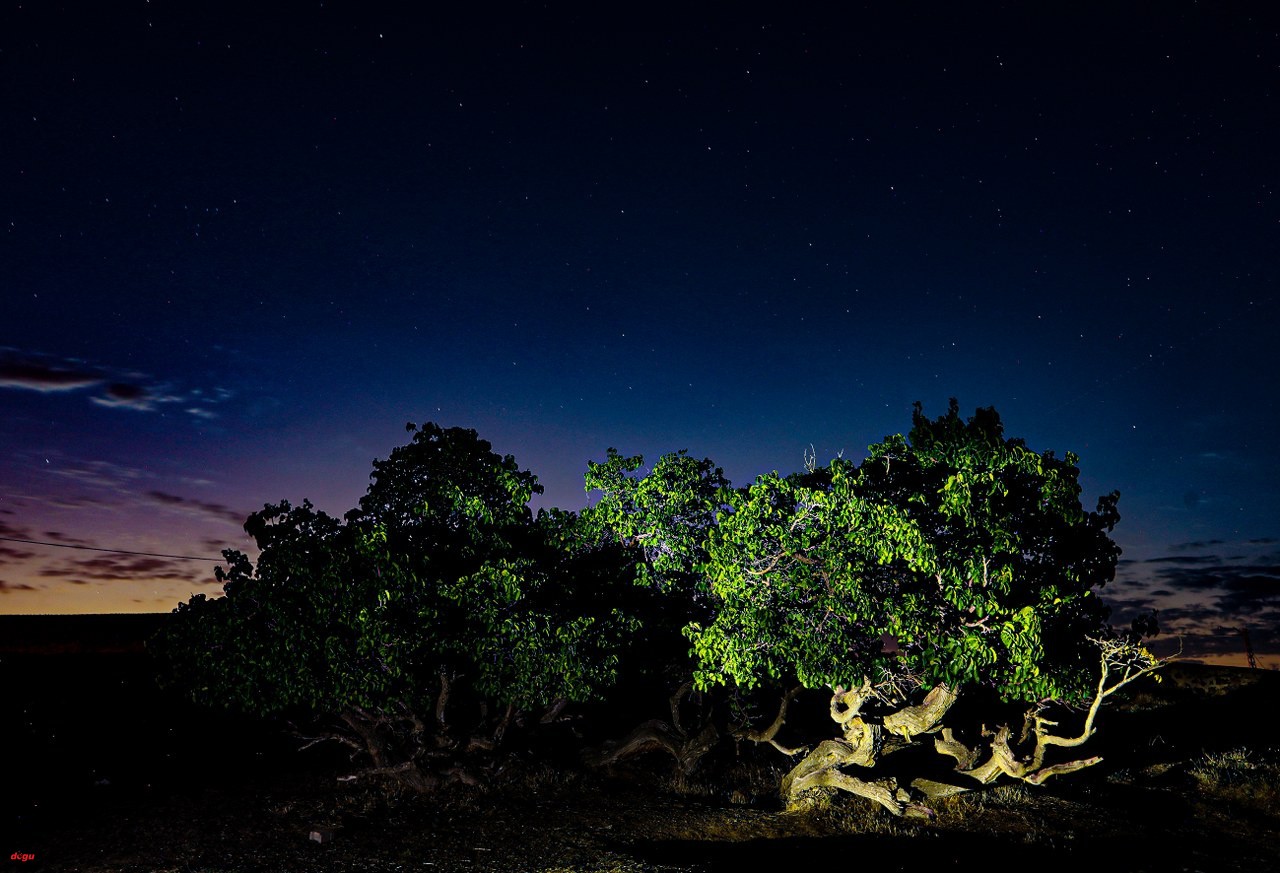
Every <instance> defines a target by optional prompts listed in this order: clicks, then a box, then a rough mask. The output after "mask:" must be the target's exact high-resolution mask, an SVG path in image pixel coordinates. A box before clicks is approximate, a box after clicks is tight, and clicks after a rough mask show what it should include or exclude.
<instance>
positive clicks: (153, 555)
mask: <svg viewBox="0 0 1280 873" xmlns="http://www.w3.org/2000/svg"><path fill="white" fill-rule="evenodd" d="M0 540H3V541H5V542H7V543H27V544H28V545H32V546H52V547H53V548H55V549H80V550H81V551H84V552H111V553H112V554H115V555H138V556H139V557H143V558H177V559H178V560H181V561H213V562H214V563H222V561H223V559H222V558H197V557H196V556H195V555H163V554H160V553H159V552H130V551H128V550H127V549H100V548H98V547H96V546H76V545H72V544H71V543H47V542H44V541H43V540H23V539H18V538H17V537H0Z"/></svg>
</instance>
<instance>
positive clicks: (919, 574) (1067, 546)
mask: <svg viewBox="0 0 1280 873" xmlns="http://www.w3.org/2000/svg"><path fill="white" fill-rule="evenodd" d="M913 425H914V427H913V429H912V431H911V433H910V435H909V437H908V438H903V437H901V436H893V437H889V438H887V439H885V440H884V441H883V442H881V443H878V444H876V445H873V446H871V447H870V450H869V455H868V457H867V458H866V460H865V461H863V462H862V463H861V464H858V465H855V464H853V463H852V462H850V461H846V460H843V459H837V460H835V461H832V462H831V464H830V465H828V466H827V467H825V468H816V467H815V468H813V469H811V470H809V471H808V472H807V473H805V474H802V475H798V476H791V477H782V476H779V475H777V474H772V475H768V476H762V477H760V478H759V479H758V480H757V481H756V482H755V483H754V484H753V485H752V486H751V487H750V488H749V489H746V490H745V491H744V492H738V493H735V494H733V496H732V499H731V501H730V506H729V509H728V511H725V512H723V513H722V514H721V515H720V518H719V523H718V524H717V525H716V526H715V527H714V528H712V529H711V530H710V534H709V538H708V560H707V563H706V565H705V569H706V573H707V575H708V578H709V581H710V585H711V591H712V593H713V594H714V596H715V598H716V604H717V609H716V613H715V617H714V619H712V620H711V621H709V622H706V623H695V624H692V625H690V626H689V628H688V629H687V634H688V636H689V639H690V640H691V641H692V643H693V646H694V650H695V653H696V658H697V661H698V665H699V667H698V671H697V673H696V681H697V684H698V685H699V687H704V688H707V687H714V686H717V685H724V684H728V685H733V686H737V687H740V688H748V689H749V688H754V687H756V686H758V685H760V684H761V683H766V682H773V683H780V682H781V683H787V682H793V681H794V682H798V683H799V684H800V685H801V686H803V687H805V688H822V689H826V690H828V691H829V693H830V714H831V718H832V719H833V720H834V721H835V722H836V723H837V725H838V726H839V729H840V733H841V737H840V738H839V739H836V740H827V741H825V742H822V743H821V744H820V745H818V747H817V748H816V749H814V750H813V751H812V752H811V753H809V754H808V756H807V757H805V758H804V759H803V760H802V761H801V762H800V763H799V764H798V765H797V766H796V767H795V768H794V769H793V770H792V771H791V773H790V774H788V776H787V777H786V779H785V780H784V782H783V793H784V795H785V796H787V797H788V798H789V799H790V800H796V799H798V798H800V797H802V796H804V795H805V794H806V793H807V792H809V790H810V789H839V790H845V791H849V792H852V793H854V794H857V795H860V796H863V797H867V798H870V799H873V800H875V801H877V802H879V803H881V804H882V805H884V806H885V807H886V808H888V809H889V810H891V811H892V812H894V813H895V814H900V813H902V812H904V811H906V810H909V809H917V808H920V807H916V806H914V801H915V799H917V798H918V797H919V794H918V793H913V792H912V791H911V790H908V788H907V787H906V786H905V785H899V783H898V780H897V779H896V778H895V777H893V776H887V775H879V774H880V770H881V769H882V768H879V767H878V765H880V763H881V761H882V759H884V758H885V757H886V756H888V755H889V754H891V753H894V752H897V751H900V750H902V749H904V748H907V747H909V746H911V745H914V744H917V743H919V742H920V741H921V740H922V738H925V737H928V738H929V739H930V740H931V741H932V742H933V745H934V747H935V748H936V749H937V751H938V752H940V753H942V754H944V755H948V756H951V757H953V758H955V760H956V769H957V770H958V771H959V772H960V773H961V774H964V775H965V776H967V777H972V778H976V779H978V780H979V781H982V782H987V781H990V780H992V779H994V778H996V777H998V776H1000V775H1001V774H1004V775H1007V776H1011V777H1014V778H1017V779H1021V780H1024V781H1027V782H1032V783H1039V782H1042V781H1043V780H1044V779H1047V778H1049V777H1050V776H1053V775H1055V774H1058V773H1063V772H1068V771H1071V770H1077V769H1080V768H1082V767H1086V766H1089V765H1091V764H1094V763H1096V762H1097V761H1098V760H1100V759H1097V758H1085V759H1075V760H1070V761H1065V762H1060V763H1056V764H1051V763H1047V759H1046V753H1047V752H1048V751H1049V750H1050V749H1051V748H1052V747H1055V746H1062V747H1074V746H1077V745H1080V744H1082V743H1083V742H1084V741H1085V740H1086V739H1088V737H1089V736H1090V735H1091V734H1092V732H1093V730H1094V720H1095V717H1096V714H1097V710H1098V706H1099V705H1100V704H1101V702H1102V700H1103V699H1104V698H1105V697H1106V696H1109V695H1110V694H1111V693H1112V692H1114V690H1116V688H1117V687H1119V686H1120V685H1122V684H1126V683H1127V682H1129V681H1132V679H1134V678H1136V677H1137V676H1138V675H1141V674H1143V673H1146V672H1149V671H1150V670H1152V669H1154V668H1155V667H1156V666H1157V662H1156V660H1155V659H1154V658H1152V657H1151V656H1150V655H1149V654H1147V653H1146V652H1145V650H1143V649H1141V648H1140V647H1138V646H1137V645H1135V644H1133V642H1131V641H1128V640H1120V639H1116V638H1115V637H1114V636H1113V635H1111V634H1110V633H1109V631H1108V629H1107V627H1106V624H1105V619H1106V615H1107V610H1106V608H1105V607H1104V606H1103V605H1102V604H1101V603H1100V602H1099V600H1098V598H1097V597H1096V596H1095V595H1094V589H1096V588H1098V587H1100V586H1102V585H1104V584H1106V583H1107V582H1108V581H1109V580H1110V579H1112V577H1113V575H1114V570H1115V565H1116V560H1117V558H1118V556H1119V553H1120V550H1119V548H1118V547H1117V546H1116V545H1115V543H1114V542H1113V541H1112V540H1111V538H1110V537H1109V535H1108V534H1109V532H1110V531H1111V530H1112V528H1113V526H1114V525H1115V523H1116V521H1117V520H1118V518H1119V514H1118V513H1117V511H1116V502H1117V499H1118V496H1119V495H1118V494H1115V493H1113V494H1109V495H1107V496H1105V497H1103V498H1102V499H1101V500H1099V501H1098V505H1097V509H1096V510H1095V511H1094V512H1085V511H1084V510H1083V509H1082V507H1081V505H1080V500H1079V495H1080V490H1081V489H1080V486H1079V484H1078V476H1079V470H1078V468H1077V467H1076V463H1077V458H1076V457H1075V456H1074V455H1072V454H1070V453H1068V454H1067V455H1066V456H1065V458H1061V459H1059V458H1057V457H1055V456H1054V454H1053V453H1052V452H1045V453H1043V454H1037V453H1035V452H1032V451H1030V450H1029V449H1027V448H1026V446H1025V444H1024V443H1023V441H1021V440H1012V439H1005V438H1004V436H1003V428H1002V425H1001V422H1000V418H999V416H998V415H997V414H996V413H995V411H994V410H992V409H984V410H979V411H978V412H977V414H976V415H974V416H973V417H972V418H970V419H969V420H968V421H965V420H963V419H962V418H961V417H960V414H959V409H958V406H957V404H956V403H955V401H952V404H951V407H950V409H949V411H948V413H947V414H946V415H944V416H942V417H940V418H938V419H936V420H930V419H928V418H926V417H925V416H924V414H923V412H922V411H921V409H920V406H919V405H918V404H917V406H916V411H915V414H914V417H913ZM1099 663H1101V667H1102V680H1101V684H1099V681H1098V666H1099ZM966 689H968V691H966ZM982 690H986V691H989V692H994V695H995V696H997V697H998V698H999V699H1000V700H1003V701H1007V702H1021V703H1025V704H1027V705H1028V706H1029V709H1028V710H1027V713H1026V725H1025V729H1024V731H1023V732H1022V734H1021V740H1022V743H1021V744H1019V742H1018V741H1017V740H1016V739H1015V734H1013V733H1012V731H1011V730H1010V728H1009V727H1007V726H1006V727H1001V728H999V729H998V730H996V731H995V732H994V734H993V735H991V736H972V737H963V736H961V735H960V734H959V733H957V732H956V731H954V730H951V729H948V728H945V727H944V726H943V718H944V716H946V715H947V713H948V711H949V710H951V708H952V706H953V704H954V703H955V702H956V700H957V699H958V698H959V697H960V696H961V695H962V694H965V693H976V692H979V691H982ZM1061 703H1087V704H1089V709H1088V711H1087V715H1086V718H1085V723H1084V724H1083V725H1082V726H1081V729H1080V730H1079V731H1078V732H1076V733H1072V734H1070V735H1068V736H1063V735H1059V734H1056V733H1054V732H1053V731H1054V728H1055V724H1056V723H1055V722H1054V721H1050V720H1049V715H1050V714H1051V713H1050V708H1051V707H1052V706H1053V705H1054V704H1061ZM780 721H781V716H780V719H779V720H778V722H776V723H775V726H774V729H775V730H776V727H777V726H778V723H780ZM851 771H852V772H851ZM931 787H932V786H931V785H930V784H929V783H926V782H919V783H918V784H917V786H916V788H917V789H921V790H923V791H924V792H925V793H926V794H927V793H929V791H930V788H931Z"/></svg>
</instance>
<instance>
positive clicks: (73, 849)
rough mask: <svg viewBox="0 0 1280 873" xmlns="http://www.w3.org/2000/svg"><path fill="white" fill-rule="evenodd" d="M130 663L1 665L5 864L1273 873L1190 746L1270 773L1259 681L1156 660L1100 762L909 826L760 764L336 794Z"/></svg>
mask: <svg viewBox="0 0 1280 873" xmlns="http://www.w3.org/2000/svg"><path fill="white" fill-rule="evenodd" d="M139 658H140V656H126V655H118V656H113V657H110V658H103V657H101V656H97V657H94V658H89V656H60V658H54V659H52V660H50V659H49V658H47V657H46V658H43V659H37V658H34V657H30V658H27V660H26V661H25V662H24V661H23V660H22V659H21V658H19V659H18V662H17V663H15V660H14V658H12V657H9V658H6V659H4V660H3V661H0V681H3V682H4V683H5V684H4V685H2V686H0V687H3V688H4V689H5V696H6V702H13V703H15V704H16V705H14V706H11V707H9V708H7V709H6V717H5V719H4V721H3V722H2V723H0V726H2V727H3V733H0V739H2V740H3V742H4V746H3V748H4V749H5V751H6V763H7V767H6V772H7V776H6V779H5V782H6V784H7V786H8V787H7V788H6V789H3V790H0V791H2V792H3V793H2V795H0V796H3V798H4V803H3V804H0V814H2V815H3V817H2V818H0V828H3V830H0V864H5V865H8V866H7V867H6V868H3V869H11V870H23V871H36V870H71V871H85V873H90V871H92V873H108V871H110V873H116V871H138V873H142V871H146V873H177V871H183V873H197V871H199V873H205V871H207V873H215V871H216V873H241V871H299V873H301V871H413V870H422V871H447V873H453V871H525V870H527V871H628V873H641V871H643V873H656V871H730V870H732V871H751V870H770V871H782V873H786V870H787V868H788V867H791V866H794V865H796V864H798V863H799V864H805V865H806V866H812V865H814V864H818V865H820V866H822V867H826V866H827V865H828V864H829V863H834V864H837V865H838V866H839V867H840V868H841V869H851V870H852V869H858V868H862V867H866V868H868V869H871V870H876V871H893V870H904V871H905V870H913V871H915V870H922V869H931V868H932V869H944V870H979V869H981V870H990V869H992V868H993V867H1007V866H1017V867H1024V866H1025V867H1027V868H1029V869H1032V870H1036V871H1056V870H1072V871H1079V870H1081V869H1088V868H1089V867H1100V868H1101V869H1103V870H1123V871H1146V870H1150V871H1162V873H1166V871H1246V870H1247V871H1251V873H1254V871H1269V870H1276V871H1280V809H1278V808H1276V806H1275V805H1274V803H1273V800H1274V794H1271V795H1267V794H1266V793H1265V792H1262V793H1259V791H1256V790H1252V789H1251V791H1252V793H1251V791H1244V792H1241V791H1238V790H1237V791H1235V792H1234V793H1232V792H1227V791H1225V789H1224V790H1223V791H1217V790H1210V789H1207V788H1206V787H1205V784H1204V781H1203V780H1201V779H1197V778H1196V777H1195V776H1194V775H1193V773H1194V771H1195V768H1196V766H1197V762H1201V761H1203V760H1204V756H1205V755H1206V753H1223V752H1228V751H1231V750H1235V751H1237V752H1238V751H1239V750H1241V749H1247V750H1248V754H1249V755H1252V757H1251V758H1250V759H1249V760H1250V761H1254V762H1256V763H1257V766H1260V767H1267V768H1270V769H1267V770H1266V772H1267V773H1269V774H1272V773H1280V752H1277V751H1276V750H1275V749H1274V748H1271V747H1270V746H1268V742H1269V741H1270V739H1271V738H1270V736H1269V735H1268V732H1267V726H1266V725H1265V724H1263V723H1262V722H1263V721H1264V717H1261V714H1262V713H1265V712H1267V711H1268V709H1267V708H1260V707H1269V705H1270V702H1271V701H1272V700H1274V699H1275V694H1276V691H1277V690H1280V674H1275V673H1267V672H1264V671H1245V670H1231V669H1230V668H1207V667H1196V666H1194V665H1186V666H1182V665H1175V666H1173V667H1170V668H1168V671H1167V676H1166V681H1165V682H1164V683H1162V684H1161V685H1160V686H1155V685H1151V686H1148V687H1147V688H1145V689H1144V690H1142V691H1140V692H1139V693H1138V694H1136V695H1134V696H1132V697H1131V698H1130V699H1129V700H1128V701H1127V702H1125V703H1124V705H1123V706H1121V707H1119V708H1116V709H1115V710H1114V711H1113V712H1111V713H1110V714H1109V715H1108V717H1107V721H1106V722H1105V723H1104V730H1103V733H1102V734H1100V736H1099V737H1098V738H1097V739H1098V741H1099V742H1100V743H1101V744H1102V746H1103V749H1102V751H1103V753H1104V755H1105V756H1106V760H1105V761H1104V762H1103V764H1101V765H1099V766H1097V767H1094V768H1091V769H1090V770H1087V771H1084V772H1082V773H1079V774H1074V775H1072V776H1070V777H1066V778H1063V779H1061V780H1054V781H1051V782H1050V783H1049V784H1047V785H1045V786H1041V787H1032V786H1024V785H1003V786H998V787H993V788H987V789H984V790H982V791H980V792H970V793H967V794H963V795H959V796H957V797H953V798H948V799H946V800H943V801H939V802H937V803H936V804H935V810H936V812H937V815H936V818H934V819H932V820H926V819H898V818H894V817H893V816H891V815H889V814H888V813H887V812H886V811H884V810H883V809H880V808H879V807H875V806H873V805H871V804H868V803H867V802H865V801H860V800H858V799H856V798H838V799H836V800H835V801H832V802H828V803H824V804H821V805H819V806H816V807H815V808H812V809H809V810H807V811H804V812H786V811H783V810H782V808H781V804H780V803H779V802H778V800H777V798H776V796H775V795H774V793H773V792H774V790H775V787H776V785H777V782H778V779H779V778H780V777H781V774H782V773H783V772H784V769H785V765H786V763H787V762H786V759H785V758H782V756H781V755H778V754H777V753H774V752H772V751H771V750H770V754H771V755H772V756H773V758H772V759H769V758H765V757H763V756H762V757H760V758H758V759H754V758H751V757H747V756H744V757H743V758H742V759H740V760H738V761H736V762H734V763H733V764H732V766H730V767H729V768H728V770H727V771H723V772H721V773H720V775H718V776H717V777H715V778H714V779H713V778H712V777H711V776H699V775H698V774H694V775H692V776H682V775H677V774H675V773H674V772H673V768H672V766H671V764H670V759H669V758H663V757H661V756H648V757H643V758H639V759H637V760H635V761H634V762H631V763H629V764H628V765H627V766H625V767H617V768H614V769H612V770H608V771H591V770H587V769H585V768H581V767H576V766H571V765H570V766H566V765H564V764H563V763H562V764H560V765H558V766H556V767H554V768H553V767H550V766H548V765H545V764H540V763H537V762H535V761H532V760H524V761H522V760H513V761H512V762H511V763H510V764H509V765H508V766H507V768H506V769H505V770H504V771H503V772H502V773H501V774H500V775H499V777H498V778H497V779H496V780H495V782H494V784H492V785H489V786H487V787H483V788H474V787H466V786H454V787H451V788H449V789H446V790H444V791H441V792H439V793H437V794H435V795H431V796H416V795H415V796H410V795H406V794H397V793H394V792H389V791H388V790H387V789H386V788H385V787H380V786H375V785H366V784H363V783H361V782H359V781H354V782H341V781H339V780H338V776H339V775H340V774H342V773H344V772H347V771H346V770H344V769H343V767H342V766H341V764H342V763H343V762H340V761H338V759H335V758H333V757H331V756H326V755H325V754H321V753H306V754H298V753H296V752H295V751H293V749H292V748H291V745H290V741H288V740H287V739H286V738H284V737H283V736H281V735H280V734H279V732H277V731H275V730H274V729H271V728H270V727H269V726H265V725H261V724H257V723H250V722H241V721H236V720H235V719H231V718H228V717H215V716H212V715H210V714H208V713H202V712H196V711H189V710H184V709H182V707H181V706H179V705H178V704H176V703H174V702H173V701H170V700H167V699H164V698H163V697H162V696H160V695H159V693H158V692H156V691H155V690H154V689H151V688H149V686H148V684H147V679H146V674H145V669H144V666H145V665H144V664H143V663H142V661H141V660H139ZM140 716H143V717H140ZM1250 766H1253V765H1250ZM726 774H727V775H726ZM1055 781H1056V783H1057V784H1054V782H1055ZM313 835H315V837H317V838H318V839H313ZM12 855H17V856H18V858H14V857H12ZM24 855H30V856H32V857H31V858H30V859H29V860H26V861H23V860H21V857H22V856H24Z"/></svg>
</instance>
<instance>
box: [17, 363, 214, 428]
mask: <svg viewBox="0 0 1280 873" xmlns="http://www.w3.org/2000/svg"><path fill="white" fill-rule="evenodd" d="M3 388H13V389H20V390H26V391H37V392H39V393H41V394H68V393H74V392H86V393H88V394H89V395H90V396H89V401H90V402H91V403H93V404H94V405H96V406H101V407H104V408H107V409H129V410H133V411H135V412H156V411H159V410H160V409H162V408H164V407H167V406H173V405H177V406H180V407H181V408H182V409H183V411H184V412H186V413H187V414H188V415H190V416H192V417H193V418H198V419H201V420H205V421H207V420H210V419H213V418H217V417H218V413H217V412H215V411H214V409H213V407H216V406H217V405H218V404H221V403H224V402H226V401H227V400H229V399H230V398H231V397H232V396H233V393H232V392H231V391H229V390H228V389H226V388H220V387H219V388H211V389H201V388H187V389H180V388H178V387H175V386H174V385H172V384H168V383H166V382H165V381H164V380H163V379H156V378H154V377H152V376H149V375H147V374H145V373H138V372H134V371H129V370H124V369H121V368H116V367H111V366H106V365H96V364H91V363H88V362H85V361H80V360H76V359H70V358H57V357H54V356H50V355H43V354H39V353H34V352H24V351H22V350H20V349H13V348H0V389H3ZM91 389H92V390H91Z"/></svg>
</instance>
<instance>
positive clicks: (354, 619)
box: [153, 424, 635, 714]
mask: <svg viewBox="0 0 1280 873" xmlns="http://www.w3.org/2000/svg"><path fill="white" fill-rule="evenodd" d="M372 480H373V481H372V484H371V486H370V488H369V492H368V494H367V495H366V496H365V497H364V498H363V499H362V500H361V501H360V506H359V508H358V509H356V510H353V511H352V512H350V513H348V514H347V516H346V519H345V520H344V521H338V520H336V519H334V518H332V517H330V516H328V515H326V514H324V513H323V512H320V511H317V510H316V509H315V508H314V507H312V506H311V504H309V503H305V502H304V503H303V504H302V506H300V507H293V506H291V505H290V504H289V503H288V502H282V503H279V504H276V505H269V506H266V507H264V508H263V510H261V511H260V512H256V513H254V514H253V515H251V516H250V517H249V519H248V521H247V522H246V523H245V529H246V531H248V532H249V533H250V534H251V535H252V536H253V537H254V539H255V540H256V542H257V544H258V547H259V549H260V550H261V554H260V557H259V559H258V562H257V566H256V567H255V566H254V565H253V564H252V562H251V561H250V560H249V559H248V557H246V556H245V555H243V554H240V553H238V552H234V551H227V552H224V554H225V555H226V557H227V561H228V569H227V570H226V571H222V570H221V569H220V570H219V575H220V579H222V581H224V583H225V590H226V596H225V597H223V598H220V599H206V598H204V597H203V596H197V597H195V598H193V599H192V600H191V601H190V602H189V603H186V604H183V605H181V606H179V607H178V609H177V610H176V612H175V614H174V616H173V618H172V620H171V621H170V622H169V623H168V625H167V627H166V628H165V630H164V631H163V633H162V635H161V636H160V637H159V638H158V639H157V640H156V641H155V642H154V646H153V647H154V648H155V649H156V650H157V651H158V652H159V653H160V654H161V655H162V657H163V658H164V660H165V662H166V664H167V667H166V673H167V679H168V681H169V682H170V683H171V684H176V685H180V686H181V687H184V688H185V689H186V690H187V691H188V692H189V693H190V694H191V695H192V696H193V697H194V698H196V699H197V700H200V701H204V702H209V703H216V704H222V705H229V706H234V707H236V708H239V709H243V710H246V711H249V712H255V713H261V714H270V713H277V712H281V711H283V710H286V709H290V708H293V707H305V708H308V709H311V710H315V711H328V712H341V711H344V710H348V709H352V708H360V709H367V710H388V709H391V708H393V707H395V706H398V705H401V704H403V705H405V706H408V707H410V708H413V709H418V710H421V709H425V708H429V706H430V705H431V704H432V703H433V700H434V695H435V693H436V692H437V691H438V690H439V678H438V677H439V674H440V673H445V674H447V675H450V676H461V677H465V678H466V679H467V680H468V681H469V682H470V686H471V688H472V689H473V690H474V692H475V693H478V694H480V695H481V696H483V697H484V698H486V699H489V700H491V701H493V702H495V703H499V704H508V703H511V704H515V705H517V706H519V707H530V706H534V705H545V704H548V703H550V702H552V701H554V700H557V699H560V698H565V699H568V700H575V701H580V700H587V699H591V698H594V697H596V696H598V695H600V694H601V693H602V692H603V690H604V689H605V688H607V687H608V686H609V685H610V684H611V683H612V682H613V681H614V679H615V676H616V673H617V669H618V658H619V650H620V648H621V646H622V644H623V641H624V640H626V639H627V638H629V636H630V635H631V634H632V633H633V632H634V630H635V621H634V619H632V618H630V617H629V616H627V615H624V614H623V613H622V612H621V611H620V610H619V609H618V608H617V605H616V603H615V602H614V601H613V599H611V598H610V596H609V591H610V588H611V587H615V588H616V587H617V585H618V584H619V582H620V581H621V580H624V579H626V578H627V572H628V570H627V565H626V564H625V563H624V562H623V560H622V557H621V555H620V554H619V553H618V552H617V550H616V549H615V548H613V547H612V546H610V545H608V544H605V543H597V542H595V541H593V540H592V539H591V538H590V536H588V535H587V534H586V533H585V532H584V529H583V527H582V523H581V520H580V519H579V518H578V517H577V516H575V515H574V514H572V513H562V512H550V513H540V514H539V515H538V516H537V517H536V518H535V517H534V516H533V515H532V514H531V513H530V511H529V508H528V506H527V502H528V500H529V498H530V497H531V496H532V495H533V494H535V493H538V492H540V491H541V488H540V486H538V484H537V480H536V478H535V477H534V476H533V474H531V473H529V472H527V471H522V470H520V469H519V468H518V467H517V466H516V464H515V461H514V459H512V458H511V457H510V456H506V457H500V456H498V455H497V454H495V453H493V452H492V451H491V449H490V445H489V443H487V442H485V441H484V440H481V439H479V438H478V437H477V435H476V433H475V432H474V431H470V430H462V429H457V428H454V429H448V430H445V429H442V428H439V427H437V426H435V425H431V424H428V425H425V426H424V427H423V428H422V429H421V430H417V431H416V432H415V434H414V437H413V439H412V441H411V442H410V443H409V445H407V446H402V447H400V448H397V449H396V450H394V451H393V452H392V453H391V457H390V458H389V459H387V460H385V461H376V462H375V463H374V472H373V476H372Z"/></svg>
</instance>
